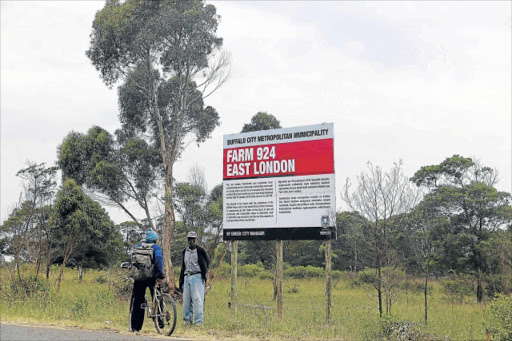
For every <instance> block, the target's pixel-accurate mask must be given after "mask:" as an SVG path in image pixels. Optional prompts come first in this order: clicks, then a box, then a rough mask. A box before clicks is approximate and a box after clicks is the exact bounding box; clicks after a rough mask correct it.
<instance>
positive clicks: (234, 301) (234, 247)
mask: <svg viewBox="0 0 512 341" xmlns="http://www.w3.org/2000/svg"><path fill="white" fill-rule="evenodd" d="M237 266H238V240H233V241H232V242H231V309H234V311H235V313H236V312H237V310H238V298H237V295H238V288H237V277H238V276H237V272H238V271H237V270H238V269H237Z"/></svg>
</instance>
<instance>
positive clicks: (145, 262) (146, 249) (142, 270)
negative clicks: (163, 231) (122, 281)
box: [130, 243, 155, 281]
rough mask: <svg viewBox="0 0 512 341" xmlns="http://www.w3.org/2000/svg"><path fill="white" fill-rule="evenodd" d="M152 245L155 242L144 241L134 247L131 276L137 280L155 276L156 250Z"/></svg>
mask: <svg viewBox="0 0 512 341" xmlns="http://www.w3.org/2000/svg"><path fill="white" fill-rule="evenodd" d="M152 246H153V244H150V243H142V244H141V245H140V246H136V247H135V248H134V249H133V252H132V265H131V267H130V276H131V277H132V278H133V279H134V280H136V281H146V280H150V279H152V278H153V271H154V268H155V262H154V258H155V251H154V250H153V248H152Z"/></svg>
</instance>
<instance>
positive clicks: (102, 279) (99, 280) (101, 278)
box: [95, 275, 107, 284]
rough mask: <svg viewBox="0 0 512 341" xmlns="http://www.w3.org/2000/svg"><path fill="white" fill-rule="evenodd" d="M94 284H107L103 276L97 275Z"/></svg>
mask: <svg viewBox="0 0 512 341" xmlns="http://www.w3.org/2000/svg"><path fill="white" fill-rule="evenodd" d="M95 281H96V283H99V284H105V283H107V277H106V276H104V275H99V276H98V277H96V280H95Z"/></svg>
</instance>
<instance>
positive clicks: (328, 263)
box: [325, 239, 332, 323]
mask: <svg viewBox="0 0 512 341" xmlns="http://www.w3.org/2000/svg"><path fill="white" fill-rule="evenodd" d="M331 270H332V241H331V239H329V240H326V241H325V275H326V280H325V297H326V306H325V314H326V321H327V323H330V322H331V286H332V277H331V275H332V271H331Z"/></svg>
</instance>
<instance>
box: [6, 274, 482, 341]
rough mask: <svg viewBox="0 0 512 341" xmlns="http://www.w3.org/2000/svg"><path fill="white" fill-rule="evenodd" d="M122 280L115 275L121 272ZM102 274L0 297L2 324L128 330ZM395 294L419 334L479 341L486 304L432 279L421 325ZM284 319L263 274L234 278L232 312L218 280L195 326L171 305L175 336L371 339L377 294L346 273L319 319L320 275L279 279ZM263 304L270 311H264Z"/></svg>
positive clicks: (148, 328)
mask: <svg viewBox="0 0 512 341" xmlns="http://www.w3.org/2000/svg"><path fill="white" fill-rule="evenodd" d="M0 276H1V277H2V282H3V287H4V288H5V284H6V283H5V282H6V281H8V280H9V276H8V272H7V270H6V269H5V268H4V269H0ZM121 277H122V275H121ZM105 279H108V274H107V273H106V272H103V271H93V270H89V271H88V272H87V273H86V275H85V278H84V279H83V280H82V281H81V282H79V281H78V278H77V273H76V271H73V270H71V269H66V271H65V274H64V280H63V282H62V287H61V291H60V293H59V294H58V295H57V294H56V293H55V289H54V288H53V279H51V280H50V284H51V285H50V289H49V290H50V291H49V292H48V293H47V294H44V295H43V294H37V293H36V294H34V295H32V296H30V297H28V298H26V297H25V298H23V297H19V298H17V299H12V298H11V299H10V300H6V299H1V300H0V313H1V316H2V319H3V320H4V321H23V322H39V323H54V324H60V325H65V326H79V327H84V328H89V329H103V328H108V329H113V330H118V331H127V330H128V321H127V319H128V305H129V303H128V300H129V297H128V296H129V295H125V296H126V297H124V296H123V297H119V296H117V295H116V294H115V292H114V291H113V290H111V289H109V286H108V281H106V280H105ZM410 287H411V288H409V289H408V290H407V291H405V290H404V291H402V292H401V294H400V295H399V298H398V300H397V301H396V302H395V303H394V305H393V310H392V313H393V318H394V319H398V320H406V321H410V322H413V323H414V324H415V326H416V328H418V329H419V330H421V332H422V333H425V334H430V335H434V336H437V337H438V338H439V339H441V340H442V339H443V338H444V337H445V336H447V337H448V338H449V339H450V340H481V339H485V325H484V320H485V317H486V316H485V315H486V304H477V303H476V299H475V298H474V295H471V296H470V295H465V296H461V297H459V299H458V300H457V301H454V300H453V298H452V297H450V296H449V295H447V293H446V290H445V287H444V286H443V285H442V283H441V282H434V283H433V285H432V288H431V295H430V302H429V304H430V310H429V323H428V325H425V324H424V323H423V316H424V312H423V295H422V292H421V291H420V290H419V288H418V287H417V286H415V285H414V283H413V285H411V286H410ZM284 293H285V296H284V307H285V308H284V316H283V318H282V319H279V318H278V317H277V314H276V312H275V309H274V307H275V302H273V300H272V295H273V287H272V281H271V280H269V279H260V278H258V277H251V278H248V277H245V278H244V277H241V278H239V282H238V300H239V303H241V305H240V306H239V309H238V311H237V312H236V313H235V312H234V311H233V310H230V309H228V302H229V300H230V280H229V279H227V278H226V279H223V278H219V279H217V280H216V282H215V283H214V285H213V287H212V289H211V291H210V292H209V293H208V295H207V296H206V300H205V321H204V326H203V327H202V328H186V327H184V326H183V322H182V308H181V306H180V305H178V315H179V316H178V318H179V320H178V326H177V329H176V331H175V335H178V336H180V335H181V336H186V335H197V336H200V337H202V338H204V337H214V338H215V337H216V338H220V337H241V338H244V337H248V338H259V339H294V340H318V339H336V340H374V339H376V338H379V337H381V336H380V335H381V334H379V333H380V328H381V327H380V326H381V323H380V321H381V319H379V313H378V309H377V299H376V297H373V296H372V294H373V292H372V291H369V290H368V288H366V289H364V288H363V287H360V286H357V285H356V286H354V283H353V282H352V281H351V280H350V279H349V278H348V277H347V276H344V278H343V279H338V280H335V281H334V285H333V289H332V318H331V322H330V324H327V323H326V321H325V295H324V281H323V279H322V278H310V279H292V278H287V279H285V283H284ZM268 307H270V308H268ZM143 332H144V333H147V334H156V332H155V329H154V326H153V324H152V321H150V320H147V319H146V321H145V324H144V327H143Z"/></svg>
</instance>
